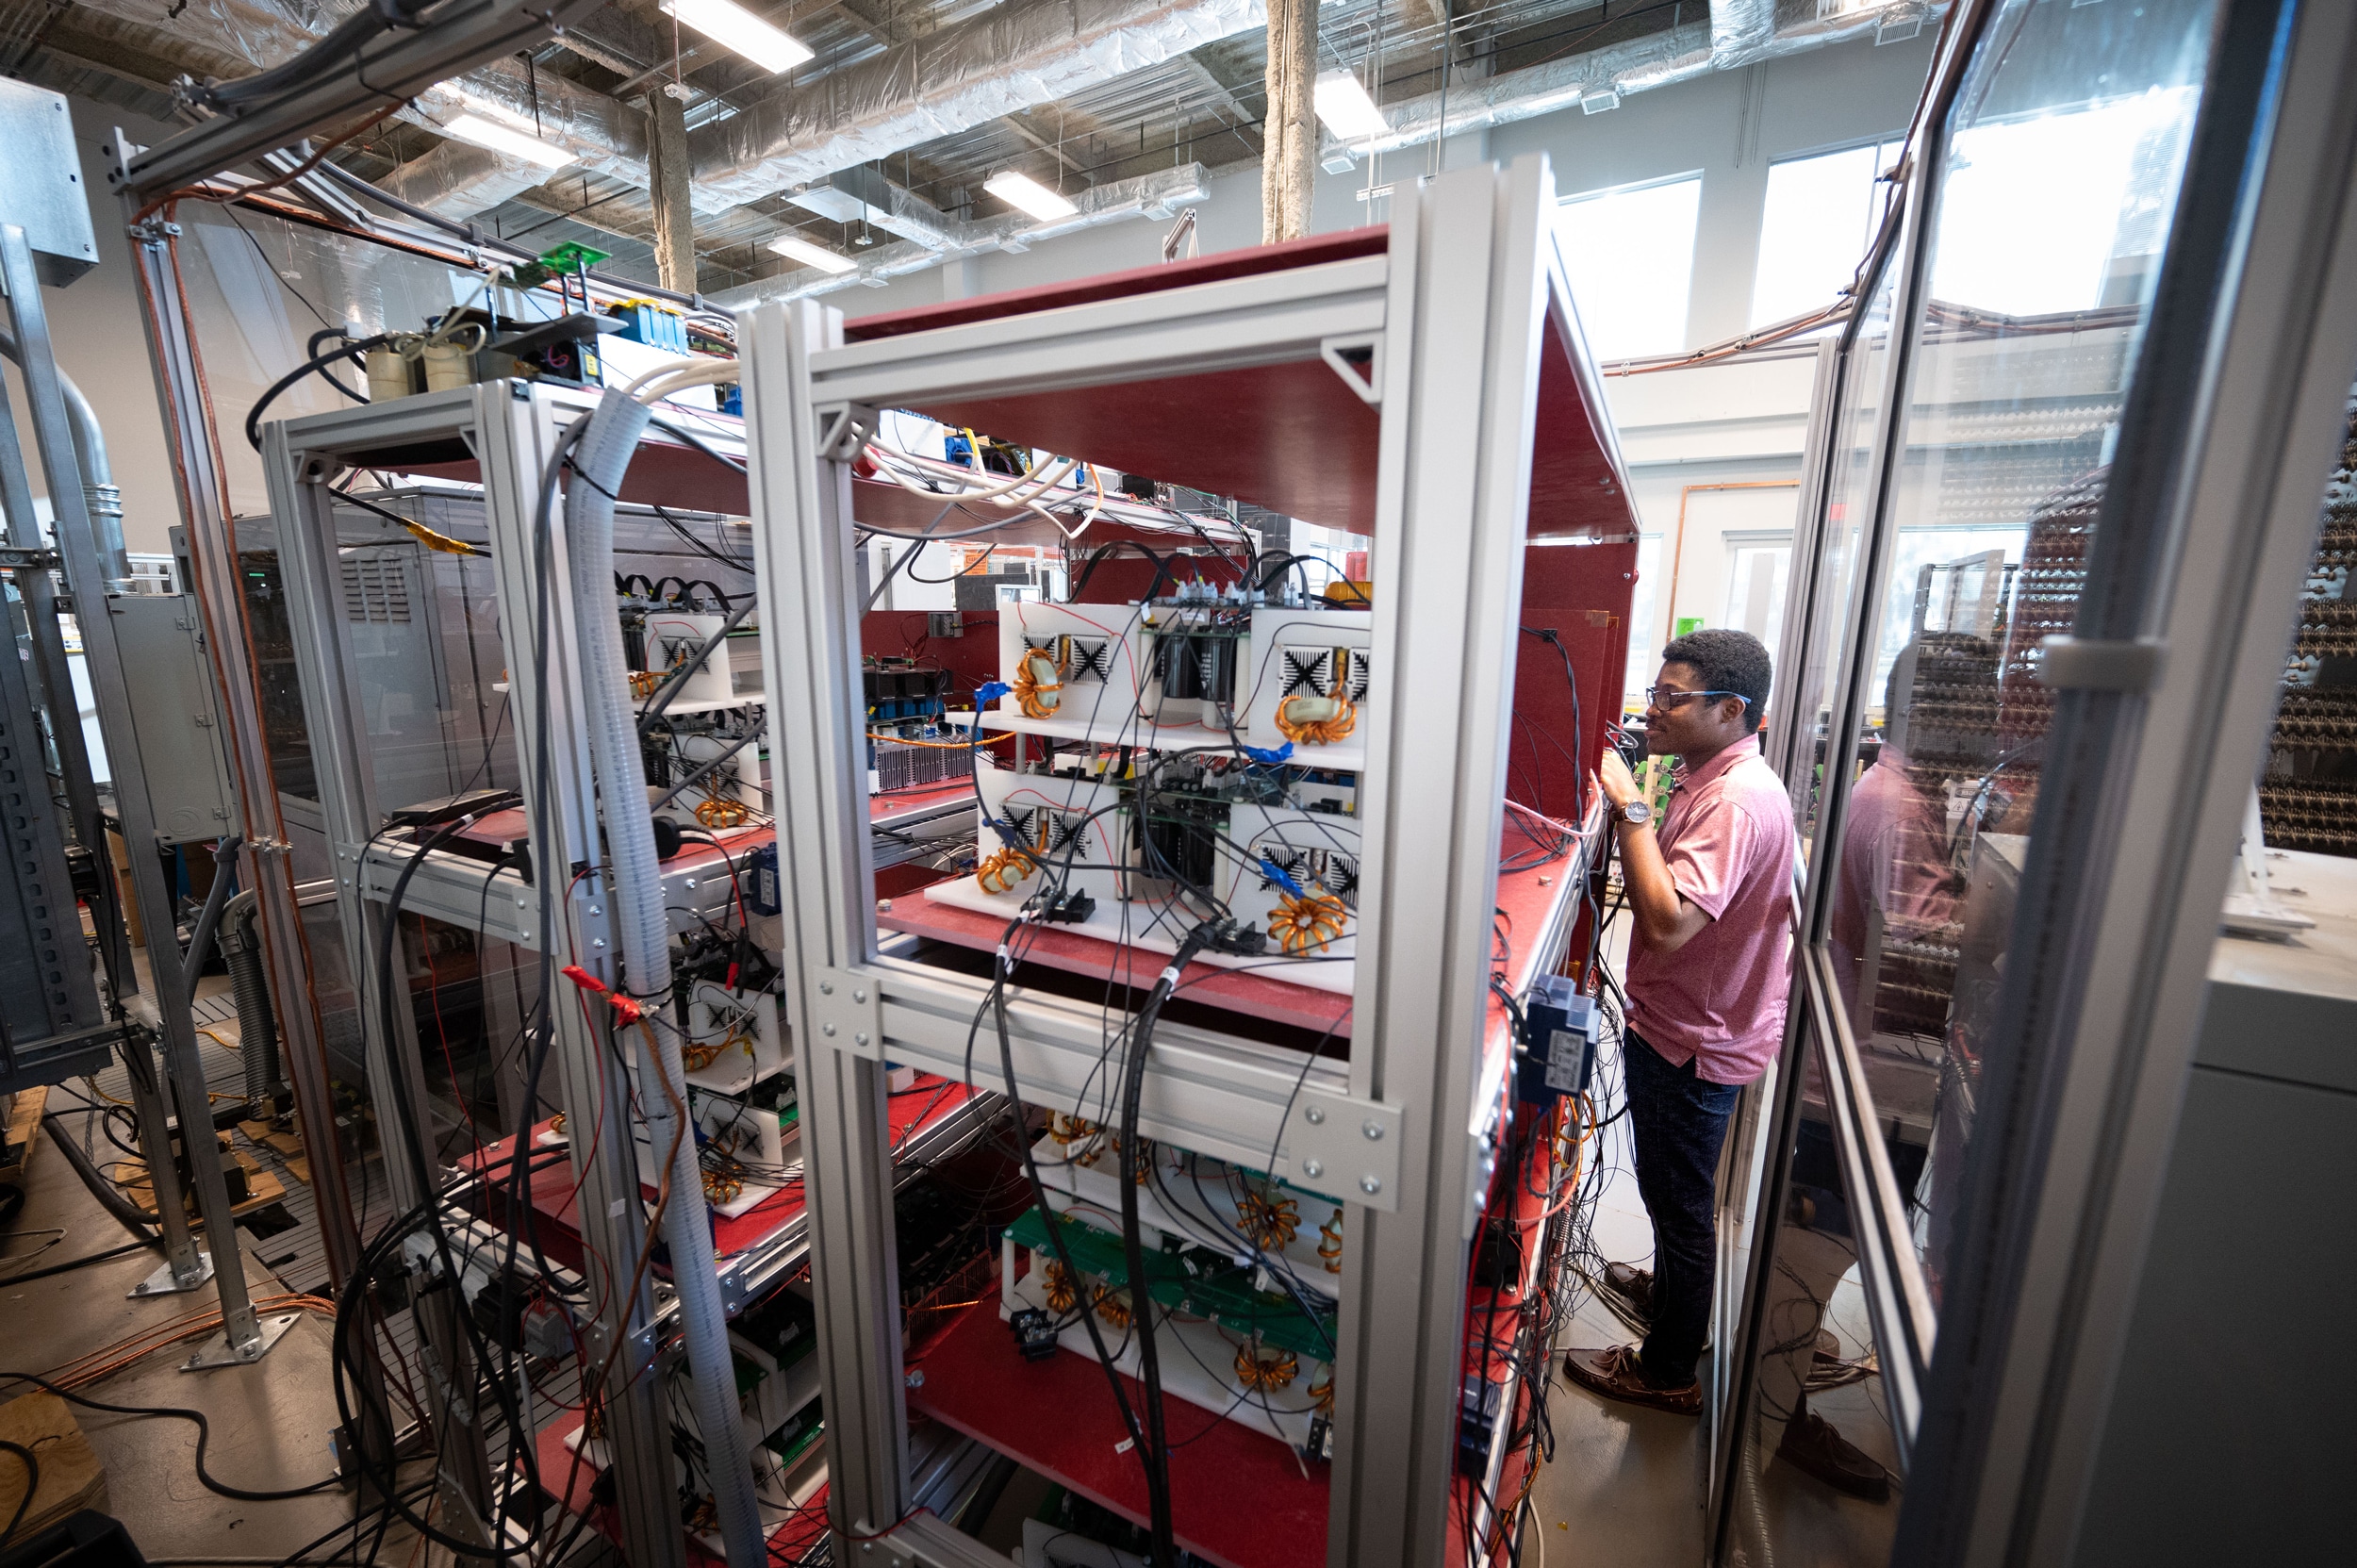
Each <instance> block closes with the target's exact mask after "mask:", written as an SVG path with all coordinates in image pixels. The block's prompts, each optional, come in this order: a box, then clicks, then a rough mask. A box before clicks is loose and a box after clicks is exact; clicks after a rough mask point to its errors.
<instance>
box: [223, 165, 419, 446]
mask: <svg viewBox="0 0 2357 1568" xmlns="http://www.w3.org/2000/svg"><path fill="white" fill-rule="evenodd" d="M322 167H326V168H333V167H334V165H332V164H328V165H322ZM392 340H393V335H392V334H391V333H389V332H380V333H378V334H377V335H376V336H375V337H373V338H361V339H359V341H357V342H351V343H346V344H345V345H344V346H343V347H341V348H339V349H337V350H335V351H334V352H333V353H329V354H322V355H316V356H314V357H312V358H310V359H306V360H305V361H304V362H303V363H302V364H300V365H297V366H296V367H295V368H294V369H293V370H291V371H288V372H287V373H286V374H285V375H282V376H280V377H279V378H278V379H277V380H276V381H273V382H272V383H271V384H270V387H269V388H268V389H267V390H265V391H264V392H263V393H262V395H261V396H260V397H258V398H256V399H255V402H254V407H253V410H252V411H251V412H250V413H248V414H247V415H246V417H245V438H246V442H247V444H248V445H250V446H252V447H253V448H254V450H255V451H256V452H259V451H261V450H262V412H263V410H265V409H267V408H268V407H269V406H270V405H271V404H273V403H275V402H277V401H278V398H279V395H280V394H281V393H283V392H285V391H286V390H287V388H289V387H292V386H293V385H294V384H295V383H296V382H298V381H301V380H302V379H303V378H304V377H305V376H306V375H317V376H320V377H321V378H322V379H324V380H325V381H326V383H327V384H328V385H329V386H330V387H333V388H336V390H338V391H339V392H341V393H343V395H344V396H346V397H353V396H354V392H353V390H352V388H349V387H347V386H345V385H344V384H343V383H342V382H340V381H338V380H337V379H336V378H335V377H334V376H332V375H329V374H328V373H327V367H328V366H330V365H333V364H334V363H335V362H336V361H337V360H338V359H349V360H351V361H352V362H353V363H354V364H355V365H358V366H360V367H361V368H362V369H363V371H365V370H366V368H367V365H368V361H367V359H366V358H364V357H363V355H366V354H367V353H368V351H369V350H371V349H373V348H382V347H383V346H384V345H386V344H387V343H389V342H391V341H392ZM359 401H360V402H362V403H366V402H367V401H368V400H367V399H366V398H361V399H360V400H359Z"/></svg>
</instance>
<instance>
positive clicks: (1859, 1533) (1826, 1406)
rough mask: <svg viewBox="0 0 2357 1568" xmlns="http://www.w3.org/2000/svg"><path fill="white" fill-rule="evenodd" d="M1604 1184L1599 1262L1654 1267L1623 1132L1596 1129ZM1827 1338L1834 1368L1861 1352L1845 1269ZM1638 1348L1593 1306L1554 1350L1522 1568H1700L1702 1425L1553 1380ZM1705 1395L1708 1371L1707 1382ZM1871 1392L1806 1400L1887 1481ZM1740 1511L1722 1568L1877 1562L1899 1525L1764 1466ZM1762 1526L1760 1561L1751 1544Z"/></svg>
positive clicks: (1862, 1334)
mask: <svg viewBox="0 0 2357 1568" xmlns="http://www.w3.org/2000/svg"><path fill="white" fill-rule="evenodd" d="M1601 1158H1602V1159H1603V1160H1604V1162H1605V1164H1606V1167H1607V1180H1606V1184H1605V1188H1604V1191H1603V1194H1602V1196H1601V1197H1600V1198H1599V1200H1598V1204H1597V1209H1596V1213H1595V1218H1594V1224H1593V1230H1592V1233H1593V1237H1594V1241H1595V1245H1596V1248H1597V1250H1598V1251H1599V1252H1601V1253H1602V1254H1603V1255H1604V1256H1605V1257H1606V1258H1607V1259H1610V1260H1613V1261H1616V1262H1621V1263H1639V1264H1643V1263H1649V1262H1650V1260H1651V1258H1652V1256H1653V1228H1652V1225H1651V1223H1650V1222H1649V1221H1648V1220H1647V1219H1646V1217H1645V1212H1644V1206H1643V1204H1642V1203H1641V1202H1640V1200H1639V1198H1638V1196H1637V1182H1636V1178H1635V1176H1634V1175H1633V1174H1632V1172H1631V1170H1630V1166H1629V1153H1628V1143H1627V1123H1626V1121H1625V1120H1622V1121H1620V1122H1617V1123H1615V1124H1613V1125H1612V1126H1610V1127H1607V1129H1606V1130H1605V1133H1604V1138H1603V1153H1602V1155H1601ZM1825 1323H1826V1326H1827V1327H1828V1328H1830V1329H1833V1331H1834V1333H1835V1335H1836V1336H1837V1338H1838V1339H1839V1340H1840V1342H1841V1354H1842V1355H1843V1356H1844V1357H1855V1356H1859V1355H1862V1354H1863V1353H1864V1352H1865V1351H1866V1350H1867V1349H1868V1348H1869V1347H1870V1346H1871V1343H1872V1342H1871V1334H1870V1331H1869V1329H1868V1326H1867V1321H1866V1307H1865V1299H1864V1297H1863V1296H1862V1295H1861V1294H1860V1291H1859V1286H1858V1281H1857V1276H1856V1273H1855V1271H1854V1270H1853V1271H1852V1273H1851V1275H1850V1276H1849V1277H1848V1278H1847V1279H1843V1280H1842V1282H1841V1284H1840V1286H1839V1288H1838V1290H1836V1291H1835V1293H1834V1296H1833V1298H1832V1300H1831V1302H1830V1304H1829V1306H1828V1309H1827V1312H1826V1314H1825ZM1635 1337H1636V1336H1635V1335H1634V1334H1633V1333H1632V1332H1631V1331H1630V1329H1628V1328H1627V1326H1626V1325H1624V1323H1623V1322H1622V1321H1621V1320H1620V1319H1619V1318H1618V1317H1616V1316H1614V1315H1613V1314H1612V1312H1610V1311H1608V1310H1607V1308H1606V1307H1605V1306H1604V1305H1603V1304H1602V1303H1600V1302H1598V1301H1597V1300H1596V1299H1595V1298H1594V1297H1593V1296H1592V1295H1584V1298H1583V1300H1582V1302H1581V1305H1580V1307H1579V1309H1578V1311H1577V1312H1575V1313H1574V1316H1573V1318H1572V1320H1571V1321H1570V1323H1568V1324H1567V1325H1566V1326H1565V1328H1564V1329H1563V1331H1562V1333H1561V1334H1560V1335H1559V1336H1558V1339H1557V1342H1556V1345H1557V1350H1558V1361H1557V1367H1558V1373H1557V1376H1556V1377H1555V1378H1554V1379H1553V1384H1552V1387H1551V1389H1550V1391H1549V1395H1548V1400H1549V1413H1550V1415H1551V1417H1552V1420H1553V1426H1554V1431H1555V1439H1556V1448H1555V1458H1554V1461H1553V1462H1551V1463H1550V1464H1548V1465H1547V1466H1546V1467H1545V1468H1544V1469H1543V1470H1541V1473H1540V1476H1539V1479H1538V1481H1537V1483H1536V1484H1535V1485H1534V1486H1533V1487H1532V1489H1531V1503H1532V1508H1533V1517H1532V1520H1531V1527H1530V1528H1529V1530H1528V1531H1527V1533H1526V1534H1525V1537H1524V1552H1523V1564H1524V1568H1539V1565H1541V1564H1542V1563H1543V1561H1544V1559H1545V1558H1546V1557H1547V1556H1553V1557H1555V1559H1556V1561H1557V1562H1558V1564H1565V1563H1610V1564H1612V1565H1613V1568H1696V1565H1698V1564H1701V1563H1704V1562H1706V1561H1707V1560H1708V1558H1707V1552H1706V1536H1707V1534H1708V1516H1707V1514H1706V1511H1705V1499H1706V1497H1707V1496H1708V1494H1709V1477H1708V1456H1707V1455H1706V1453H1705V1452H1704V1438H1703V1432H1704V1425H1703V1423H1702V1422H1701V1421H1700V1420H1698V1419H1696V1418H1694V1417H1691V1416H1679V1415H1672V1414H1669V1413H1668V1412H1666V1411H1654V1410H1647V1409H1644V1408H1642V1407H1640V1406H1635V1405H1624V1404H1619V1403H1616V1402H1613V1401H1610V1400H1606V1399H1602V1398H1599V1397H1597V1396H1596V1395H1592V1394H1590V1393H1589V1392H1588V1391H1586V1390H1585V1389H1582V1388H1579V1387H1577V1386H1575V1385H1574V1384H1572V1383H1570V1382H1569V1381H1567V1380H1566V1379H1565V1378H1563V1377H1562V1376H1561V1375H1560V1366H1561V1360H1560V1354H1561V1352H1563V1351H1565V1350H1570V1349H1590V1348H1593V1347H1596V1346H1600V1345H1620V1344H1625V1343H1627V1342H1628V1341H1630V1340H1632V1339H1634V1338H1635ZM1704 1376H1705V1378H1706V1384H1707V1378H1708V1376H1709V1374H1708V1371H1707V1368H1706V1371H1705V1374H1704ZM1882 1400H1883V1391H1882V1384H1881V1381H1880V1379H1878V1378H1868V1379H1867V1380H1866V1381H1864V1382H1862V1383H1856V1384H1853V1385H1851V1386H1850V1387H1848V1388H1843V1389H1839V1390H1836V1391H1834V1392H1833V1393H1830V1394H1822V1395H1812V1396H1811V1399H1810V1408H1811V1409H1812V1410H1814V1411H1817V1412H1818V1413H1819V1414H1821V1415H1822V1416H1823V1417H1824V1418H1825V1419H1826V1420H1828V1421H1830V1422H1832V1423H1833V1424H1834V1425H1835V1426H1836V1427H1837V1428H1838V1429H1839V1430H1840V1431H1841V1433H1842V1435H1843V1436H1845V1437H1847V1438H1848V1439H1849V1440H1850V1441H1851V1442H1853V1443H1854V1444H1857V1445H1858V1446H1859V1447H1861V1448H1863V1449H1865V1450H1866V1451H1867V1452H1868V1453H1869V1454H1871V1455H1872V1456H1873V1457H1874V1458H1875V1459H1876V1460H1877V1461H1880V1462H1881V1463H1882V1464H1883V1466H1884V1467H1885V1468H1886V1469H1892V1470H1894V1473H1895V1466H1896V1462H1897V1460H1896V1454H1895V1452H1894V1450H1893V1446H1892V1444H1891V1441H1890V1431H1889V1426H1888V1423H1887V1419H1886V1417H1885V1416H1884V1415H1883V1412H1882ZM1749 1501H1750V1499H1748V1498H1747V1499H1745V1505H1746V1506H1745V1507H1744V1508H1743V1509H1741V1510H1739V1512H1738V1516H1737V1517H1738V1524H1739V1528H1738V1530H1737V1533H1736V1536H1735V1538H1734V1546H1733V1550H1732V1551H1731V1553H1730V1554H1729V1556H1728V1557H1727V1559H1726V1562H1727V1563H1728V1564H1729V1565H1730V1568H1732V1565H1733V1564H1736V1563H1743V1564H1748V1565H1750V1568H1767V1565H1769V1564H1772V1563H1773V1564H1786V1565H1789V1564H1793V1563H1806V1564H1810V1565H1811V1568H1851V1565H1859V1568H1863V1565H1865V1564H1870V1563H1871V1564H1877V1565H1879V1564H1881V1563H1884V1562H1887V1560H1889V1555H1890V1531H1891V1529H1892V1527H1893V1526H1894V1525H1895V1523H1896V1520H1897V1517H1898V1500H1897V1494H1895V1493H1894V1494H1893V1497H1892V1500H1891V1501H1890V1502H1889V1503H1887V1504H1883V1505H1879V1506H1878V1505H1872V1504H1868V1503H1864V1502H1860V1501H1857V1500H1856V1499H1854V1498H1849V1497H1844V1496H1841V1495H1839V1494H1836V1493H1835V1492H1833V1491H1832V1490H1831V1489H1830V1488H1828V1487H1826V1486H1824V1485H1822V1484H1821V1483H1820V1482H1818V1481H1817V1480H1815V1479H1813V1478H1811V1477H1807V1476H1804V1475H1802V1474H1800V1473H1799V1472H1797V1471H1795V1470H1793V1469H1792V1468H1791V1467H1790V1466H1788V1465H1787V1464H1784V1463H1781V1462H1777V1461H1770V1462H1768V1463H1767V1464H1765V1465H1764V1466H1763V1467H1762V1468H1761V1469H1760V1471H1759V1475H1758V1494H1757V1502H1758V1505H1759V1507H1758V1510H1757V1511H1756V1512H1754V1511H1753V1510H1751V1509H1750V1508H1749ZM1761 1522H1764V1524H1765V1527H1766V1533H1767V1541H1766V1543H1765V1546H1766V1548H1767V1549H1766V1550H1763V1549H1762V1543H1761V1542H1760V1540H1759V1534H1760V1531H1759V1523H1761Z"/></svg>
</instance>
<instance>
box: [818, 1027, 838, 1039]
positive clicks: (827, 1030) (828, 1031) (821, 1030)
mask: <svg viewBox="0 0 2357 1568" xmlns="http://www.w3.org/2000/svg"><path fill="white" fill-rule="evenodd" d="M818 1032H819V1033H821V1034H824V1035H827V1036H828V1037H829V1038H832V1037H833V1034H834V1025H832V1024H820V1025H819V1026H818Z"/></svg>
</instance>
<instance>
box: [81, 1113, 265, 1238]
mask: <svg viewBox="0 0 2357 1568" xmlns="http://www.w3.org/2000/svg"><path fill="white" fill-rule="evenodd" d="M221 1147H222V1151H223V1153H225V1154H227V1155H228V1156H229V1157H230V1158H231V1159H234V1160H235V1161H237V1162H238V1164H239V1165H241V1166H243V1167H244V1169H245V1184H246V1195H245V1197H243V1198H242V1199H240V1200H239V1201H238V1202H236V1203H232V1204H231V1205H230V1206H229V1212H230V1213H232V1214H247V1213H253V1212H254V1211H255V1210H256V1209H259V1208H262V1207H264V1206H265V1205H268V1204H272V1203H275V1202H277V1201H278V1200H279V1199H280V1198H282V1197H286V1196H287V1185H286V1183H285V1182H283V1181H281V1180H278V1178H276V1177H275V1176H272V1174H271V1173H270V1172H269V1171H267V1170H265V1169H264V1168H263V1167H262V1163H261V1162H260V1161H259V1160H256V1159H255V1158H254V1156H253V1155H251V1154H248V1153H247V1152H245V1150H243V1149H241V1148H239V1147H235V1146H234V1145H232V1144H231V1143H230V1141H229V1134H228V1133H226V1132H224V1133H223V1134H222V1135H221ZM107 1176H108V1177H109V1179H111V1180H115V1182H116V1184H117V1185H119V1186H120V1187H122V1189H123V1195H124V1197H127V1198H129V1199H130V1200H131V1205H132V1207H134V1208H136V1209H137V1210H139V1212H140V1213H143V1214H146V1215H147V1216H149V1217H150V1218H153V1217H155V1213H156V1190H155V1188H154V1187H153V1186H151V1185H150V1184H149V1182H148V1180H147V1167H146V1166H145V1165H144V1164H140V1162H139V1161H137V1160H118V1161H116V1162H115V1163H114V1164H112V1165H109V1166H108V1167H107ZM188 1202H189V1217H190V1219H191V1220H194V1219H195V1218H196V1217H197V1213H196V1197H195V1195H194V1194H190V1195H189V1197H188Z"/></svg>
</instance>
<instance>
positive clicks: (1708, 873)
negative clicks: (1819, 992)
mask: <svg viewBox="0 0 2357 1568" xmlns="http://www.w3.org/2000/svg"><path fill="white" fill-rule="evenodd" d="M1660 839H1661V857H1662V859H1663V860H1664V861H1666V862H1668V864H1669V867H1670V880H1671V881H1672V882H1673V883H1675V884H1676V886H1677V890H1678V894H1679V896H1680V897H1682V898H1683V899H1685V900H1686V901H1687V902H1688V903H1690V904H1692V905H1693V906H1694V907H1695V908H1697V909H1699V910H1701V911H1702V912H1703V913H1704V914H1706V915H1707V916H1710V923H1709V924H1708V925H1706V926H1705V927H1703V929H1702V930H1700V931H1698V932H1696V933H1694V934H1693V936H1692V937H1691V938H1689V940H1688V942H1687V944H1686V945H1685V946H1684V947H1682V948H1680V949H1677V951H1675V952H1673V953H1655V952H1648V951H1647V950H1646V949H1644V948H1643V947H1642V946H1641V945H1638V944H1634V943H1632V945H1631V949H1630V952H1629V957H1628V1011H1629V1019H1628V1021H1629V1025H1630V1027H1632V1028H1633V1029H1635V1030H1636V1031H1637V1032H1638V1033H1640V1034H1641V1035H1643V1036H1644V1037H1645V1042H1646V1044H1648V1045H1650V1046H1652V1047H1653V1048H1654V1049H1655V1051H1656V1052H1657V1053H1658V1054H1659V1055H1660V1057H1661V1059H1662V1060H1663V1061H1665V1062H1667V1063H1669V1064H1670V1065H1672V1066H1684V1065H1686V1064H1687V1063H1688V1062H1689V1061H1691V1062H1692V1063H1693V1064H1694V1074H1695V1076H1696V1077H1698V1078H1701V1079H1703V1080H1705V1081H1708V1082H1711V1083H1749V1082H1750V1081H1752V1080H1753V1079H1755V1078H1757V1077H1758V1076H1759V1075H1760V1074H1761V1073H1762V1072H1764V1071H1766V1070H1767V1067H1768V1064H1769V1063H1771V1062H1772V1061H1774V1060H1775V1056H1776V1050H1777V1048H1779V1047H1780V1046H1781V1045H1782V1044H1783V1043H1784V1002H1785V993H1786V991H1787V989H1788V986H1789V984H1790V982H1791V971H1790V965H1789V959H1788V955H1789V953H1790V949H1791V932H1792V927H1791V920H1792V802H1791V800H1790V799H1789V798H1788V796H1787V795H1786V794H1785V792H1784V781H1783V780H1781V779H1779V778H1777V777H1776V774H1775V769H1773V768H1772V767H1769V766H1768V763H1767V760H1766V759H1765V758H1763V757H1762V756H1761V755H1760V754H1759V737H1758V736H1757V735H1746V736H1745V737H1744V738H1743V739H1741V740H1739V741H1737V742H1736V743H1735V744H1734V745H1732V746H1729V747H1728V748H1726V750H1724V751H1721V752H1719V753H1718V754H1717V755H1716V756H1714V757H1712V758H1710V760H1709V761H1707V762H1706V763H1704V764H1703V765H1702V766H1701V767H1697V768H1695V769H1693V771H1691V772H1689V773H1688V774H1686V775H1685V776H1684V777H1683V778H1682V779H1680V781H1679V782H1678V785H1677V787H1676V789H1675V790H1674V791H1673V793H1672V794H1671V796H1670V808H1669V810H1667V811H1665V812H1663V813H1662V814H1661V828H1660Z"/></svg>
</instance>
